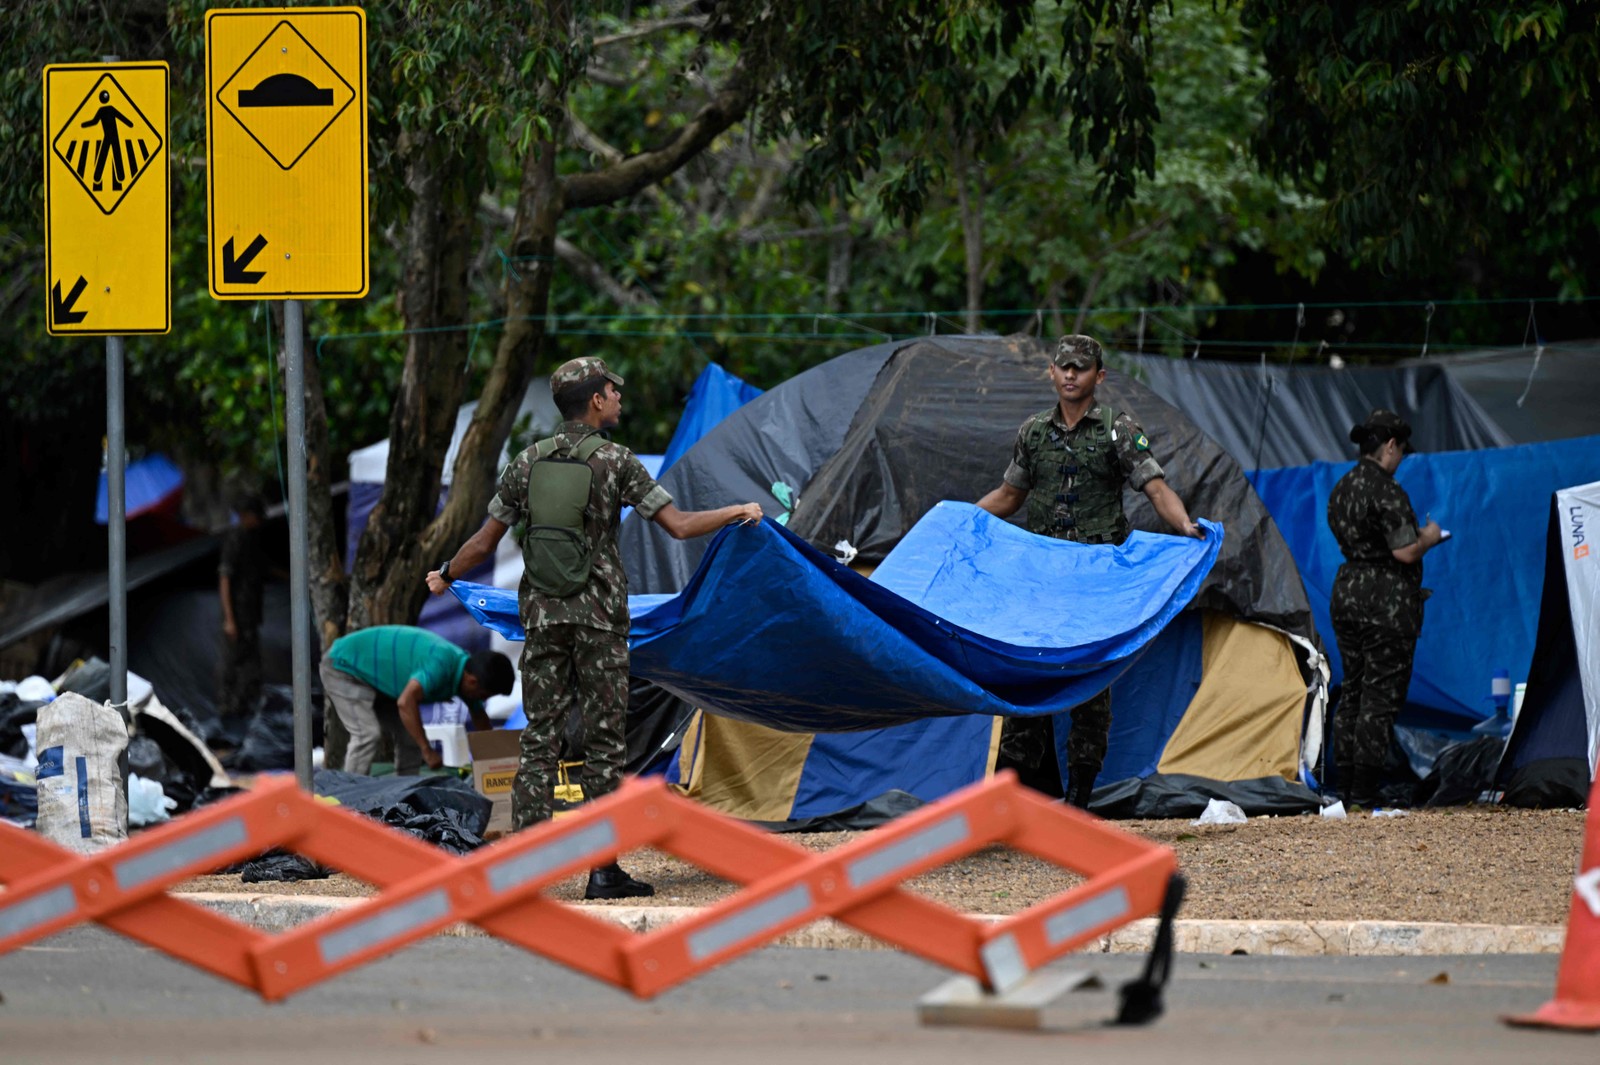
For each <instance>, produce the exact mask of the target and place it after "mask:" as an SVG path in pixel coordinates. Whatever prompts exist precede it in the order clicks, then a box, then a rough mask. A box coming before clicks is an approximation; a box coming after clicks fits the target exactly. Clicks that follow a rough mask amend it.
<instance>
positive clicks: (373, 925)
mask: <svg viewBox="0 0 1600 1065" xmlns="http://www.w3.org/2000/svg"><path fill="white" fill-rule="evenodd" d="M449 913H450V895H449V893H448V892H446V891H445V889H444V888H434V889H433V890H432V891H429V892H427V893H426V894H424V895H419V896H417V897H416V898H414V899H412V900H411V901H410V902H405V903H401V904H400V905H399V906H394V907H392V908H390V909H387V910H384V911H383V912H382V913H375V914H373V915H372V916H371V917H368V918H367V919H366V920H363V921H357V922H356V923H355V924H352V925H350V926H348V927H346V928H341V929H339V930H338V931H337V932H329V933H327V934H326V935H323V936H319V937H318V938H317V950H318V951H319V952H321V954H322V963H323V964H324V965H333V964H335V963H337V962H340V961H343V960H344V959H345V958H348V957H350V956H351V955H352V954H359V953H361V952H362V951H364V950H367V949H368V948H370V947H376V946H378V945H380V944H383V943H386V942H388V941H389V940H391V939H396V938H399V937H401V936H404V935H406V934H407V933H409V932H411V931H412V930H413V929H416V928H420V927H422V926H423V925H426V924H428V923H429V922H432V921H437V920H438V919H439V918H441V917H444V916H446V915H448V914H449Z"/></svg>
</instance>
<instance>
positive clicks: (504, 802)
mask: <svg viewBox="0 0 1600 1065" xmlns="http://www.w3.org/2000/svg"><path fill="white" fill-rule="evenodd" d="M467 749H468V750H469V751H471V752H472V786H473V788H475V789H476V790H477V792H478V794H479V795H483V796H485V797H487V798H488V799H490V800H492V801H493V802H494V809H493V810H492V811H490V813H489V827H488V828H486V829H485V830H484V836H485V838H492V837H495V836H503V835H505V834H506V833H508V832H510V831H511V782H512V781H514V780H515V779H516V778H517V760H518V759H519V758H520V757H521V755H522V733H521V731H520V730H518V729H505V728H497V729H490V730H489V731H487V732H469V733H467Z"/></svg>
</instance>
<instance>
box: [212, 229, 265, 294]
mask: <svg viewBox="0 0 1600 1065" xmlns="http://www.w3.org/2000/svg"><path fill="white" fill-rule="evenodd" d="M266 246H267V238H266V237H263V236H262V235H261V234H260V233H257V234H256V239H255V240H252V241H251V242H250V246H249V247H248V248H246V249H245V250H244V254H243V255H241V256H239V257H238V258H237V259H235V258H234V257H233V238H232V237H229V238H228V243H226V244H224V245H223V246H222V280H223V282H224V283H226V284H229V285H253V284H255V283H256V282H257V281H260V280H261V279H262V278H263V277H266V276H267V275H266V273H265V272H263V271H261V270H246V269H245V267H247V266H249V265H250V263H251V261H252V260H254V259H255V257H256V256H257V255H260V254H261V249H262V248H265V247H266Z"/></svg>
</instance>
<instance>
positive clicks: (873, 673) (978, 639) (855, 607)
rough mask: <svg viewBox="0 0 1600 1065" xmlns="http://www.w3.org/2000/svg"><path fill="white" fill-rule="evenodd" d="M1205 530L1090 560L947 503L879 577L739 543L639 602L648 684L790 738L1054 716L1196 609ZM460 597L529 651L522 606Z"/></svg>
mask: <svg viewBox="0 0 1600 1065" xmlns="http://www.w3.org/2000/svg"><path fill="white" fill-rule="evenodd" d="M1203 524H1204V525H1205V527H1206V529H1207V535H1206V538H1205V539H1204V540H1190V539H1186V538H1182V537H1176V536H1165V535H1160V534H1155V533H1141V532H1136V533H1134V534H1133V535H1132V536H1131V537H1130V538H1129V539H1128V541H1127V543H1125V544H1123V545H1122V546H1120V547H1110V546H1086V545H1080V544H1070V543H1066V542H1063V541H1057V540H1050V539H1047V538H1044V537H1039V536H1034V535H1032V534H1030V533H1027V532H1024V531H1023V530H1021V529H1018V528H1016V527H1015V526H1012V525H1009V524H1007V523H1006V522H1003V521H1000V520H998V519H996V518H994V517H992V516H991V515H989V514H988V513H987V512H986V511H982V510H980V509H978V508H977V507H974V506H972V505H970V504H966V503H952V502H945V503H941V504H939V505H938V506H937V507H935V508H933V509H932V510H931V511H929V513H928V514H927V516H925V517H924V518H923V519H922V520H921V521H920V522H918V523H917V525H916V526H915V527H914V528H913V529H912V530H911V532H910V533H908V534H907V536H906V537H905V539H904V540H902V542H901V543H900V544H899V545H898V546H897V547H896V548H895V549H894V551H892V552H891V553H890V554H889V556H888V557H887V558H885V559H884V561H883V564H882V565H881V566H879V567H878V569H877V571H876V572H875V573H874V574H873V575H872V577H871V578H870V579H869V578H867V577H863V576H861V575H860V574H858V573H856V572H854V571H853V570H851V569H849V568H848V567H846V566H844V565H842V564H840V563H839V562H837V561H835V560H834V559H832V558H830V557H828V556H826V555H823V554H822V553H820V552H818V551H816V550H815V549H814V548H812V547H810V546H809V545H808V544H806V543H805V542H804V541H803V540H801V539H800V538H799V537H797V536H795V535H794V534H793V533H791V532H789V531H788V530H787V529H784V528H783V527H782V526H779V525H777V524H776V523H773V522H762V523H760V524H759V525H755V526H733V527H729V528H727V529H724V530H722V531H721V532H720V533H718V534H717V536H716V538H715V540H714V541H713V543H712V545H711V547H710V549H709V550H708V551H707V553H706V557H705V558H704V559H703V560H702V563H701V565H700V567H699V569H698V570H697V571H696V572H695V575H694V577H693V578H692V579H691V581H690V582H689V585H688V587H686V588H685V589H684V591H683V592H682V593H681V594H679V595H676V596H670V597H661V596H656V597H649V598H648V599H646V598H645V597H639V598H636V599H635V600H633V601H632V603H631V606H632V608H633V610H634V617H633V630H632V638H631V643H632V649H633V662H632V669H633V672H634V674H635V675H637V676H640V677H644V678H646V679H648V680H651V681H654V682H655V683H657V684H660V685H661V686H662V687H664V688H667V689H668V690H669V691H672V692H673V693H674V694H677V695H679V696H680V697H682V698H684V699H686V700H688V701H690V702H692V703H693V704H694V705H696V706H700V707H703V708H705V709H707V710H710V711H712V712H715V713H719V714H722V715H724V716H727V717H733V718H738V719H741V720H745V721H752V722H755V723H757V724H762V725H767V726H769V727H772V728H777V729H781V730H784V731H791V732H840V731H852V730H856V729H869V728H879V727H883V726H887V725H893V724H897V723H900V722H905V721H913V720H918V719H922V718H928V717H940V716H948V715H953V714H983V715H1001V716H1019V715H1022V716H1028V715H1041V714H1050V713H1056V712H1059V711H1061V710H1062V709H1064V708H1066V707H1070V706H1074V705H1076V704H1077V703H1080V702H1082V701H1083V700H1084V699H1087V698H1089V697H1091V696H1093V695H1094V694H1096V693H1097V692H1099V691H1101V690H1103V689H1104V688H1105V687H1106V686H1108V685H1109V684H1111V683H1112V682H1113V681H1115V680H1116V679H1117V678H1118V677H1119V676H1120V675H1121V674H1122V673H1123V672H1124V671H1125V670H1126V669H1127V668H1128V667H1129V666H1130V665H1131V664H1132V663H1133V662H1134V660H1135V659H1136V658H1137V656H1138V655H1139V654H1140V653H1141V652H1142V651H1143V650H1144V648H1145V647H1146V646H1147V645H1148V644H1149V643H1150V641H1151V640H1152V639H1153V638H1154V637H1155V636H1156V635H1157V634H1158V633H1159V632H1160V631H1161V630H1162V629H1163V628H1164V627H1165V626H1166V625H1167V624H1168V623H1169V622H1171V621H1172V620H1173V618H1175V617H1176V616H1177V614H1178V612H1179V611H1181V610H1182V609H1183V608H1184V606H1185V605H1187V604H1188V603H1189V602H1190V600H1191V599H1193V597H1194V595H1195V593H1196V592H1197V591H1198V590H1199V587H1200V585H1201V583H1202V582H1203V581H1204V579H1205V577H1206V574H1207V573H1209V572H1210V570H1211V567H1212V565H1213V564H1214V562H1215V561H1216V557H1217V554H1218V552H1219V550H1220V549H1221V546H1222V527H1221V526H1220V525H1216V524H1214V523H1210V522H1204V523H1203ZM451 588H452V591H453V592H454V593H455V595H456V597H457V598H458V599H459V600H461V602H462V603H463V604H464V605H465V606H466V607H467V609H468V610H469V611H470V612H471V613H472V614H473V615H474V616H475V617H477V618H478V619H479V620H480V621H482V622H483V623H484V624H486V625H490V626H491V627H493V628H495V629H496V630H497V631H499V632H501V633H502V634H504V635H507V636H508V637H510V638H513V639H519V638H521V635H522V632H521V627H520V625H519V623H518V621H517V616H516V602H515V596H514V595H513V594H512V593H510V592H503V591H500V590H497V589H491V588H484V587H482V586H472V585H468V584H467V583H466V582H464V581H457V582H456V583H455V584H453V585H452V586H451Z"/></svg>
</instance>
